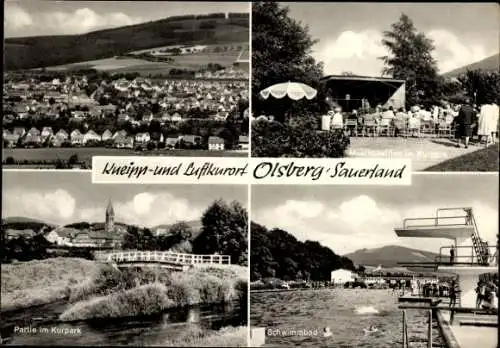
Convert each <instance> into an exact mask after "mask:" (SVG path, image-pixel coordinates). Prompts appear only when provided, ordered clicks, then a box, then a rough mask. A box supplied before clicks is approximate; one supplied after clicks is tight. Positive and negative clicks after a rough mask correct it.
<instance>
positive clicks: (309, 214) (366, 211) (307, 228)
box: [252, 195, 498, 254]
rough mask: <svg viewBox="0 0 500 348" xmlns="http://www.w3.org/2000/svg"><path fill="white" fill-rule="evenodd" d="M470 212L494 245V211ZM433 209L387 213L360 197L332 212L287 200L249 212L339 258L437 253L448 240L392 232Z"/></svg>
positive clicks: (475, 205)
mask: <svg viewBox="0 0 500 348" xmlns="http://www.w3.org/2000/svg"><path fill="white" fill-rule="evenodd" d="M472 206H473V208H474V215H475V216H476V220H477V223H478V229H479V233H480V235H481V237H482V238H484V239H486V240H488V241H489V242H490V243H494V242H495V241H496V233H497V232H496V231H498V216H497V213H496V210H495V209H494V208H492V207H490V206H488V205H486V204H484V203H482V202H473V205H472ZM439 207H441V205H440V206H439ZM443 207H444V206H443ZM436 208H437V207H436V206H435V205H431V204H429V205H427V204H422V205H417V206H411V207H408V208H399V207H392V206H388V205H384V204H380V203H379V202H377V201H376V200H375V199H373V198H372V197H369V196H366V195H360V196H357V197H353V198H351V199H348V200H346V201H344V202H341V203H340V204H338V205H335V206H328V205H326V203H322V202H318V201H315V200H309V201H300V200H288V201H286V202H284V203H283V204H281V205H279V206H277V207H276V208H274V209H272V208H269V207H266V208H265V209H262V210H260V209H258V208H257V207H253V208H252V210H253V212H252V216H253V218H252V219H253V220H254V221H256V222H258V223H261V224H263V225H265V226H266V227H268V228H274V227H278V228H283V229H285V230H286V231H288V232H290V233H292V234H293V235H294V236H295V237H296V238H298V239H299V240H302V241H304V240H307V239H309V240H315V241H318V242H320V243H322V244H324V245H326V246H328V247H330V248H331V249H332V250H333V251H334V252H336V253H339V254H345V253H349V252H352V251H355V250H357V249H362V248H377V247H381V246H384V245H404V246H407V247H410V248H415V249H422V250H428V251H432V252H439V248H440V247H441V246H446V245H449V244H450V241H449V240H442V239H418V238H399V237H397V236H396V234H395V232H394V228H396V227H399V226H401V225H402V223H403V219H405V218H411V217H433V216H434V214H435V210H436Z"/></svg>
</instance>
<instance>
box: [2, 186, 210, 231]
mask: <svg viewBox="0 0 500 348" xmlns="http://www.w3.org/2000/svg"><path fill="white" fill-rule="evenodd" d="M106 206H107V202H105V201H103V202H102V205H101V204H99V205H95V206H92V207H89V206H85V203H84V202H83V204H82V203H80V204H77V202H76V200H75V198H74V197H73V196H72V195H71V194H70V193H68V192H67V191H65V190H62V189H58V190H56V191H55V192H42V193H40V192H26V191H23V190H21V189H13V190H8V189H7V190H6V191H5V192H4V196H3V215H4V216H22V217H29V218H34V219H40V220H43V221H46V222H50V223H56V224H68V223H72V222H80V221H88V222H104V218H105V211H106ZM113 206H114V210H115V215H116V220H117V221H120V222H124V223H128V224H133V225H138V226H144V227H153V226H156V225H161V224H170V223H174V222H177V221H181V220H194V219H199V218H200V217H201V215H202V214H203V210H204V208H200V207H198V206H193V205H192V204H191V203H190V202H189V201H188V200H187V199H184V198H180V197H175V196H173V195H172V194H170V193H168V192H162V193H150V192H142V193H139V194H137V195H135V196H134V197H133V198H132V199H130V200H128V201H113Z"/></svg>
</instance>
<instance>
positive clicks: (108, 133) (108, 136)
mask: <svg viewBox="0 0 500 348" xmlns="http://www.w3.org/2000/svg"><path fill="white" fill-rule="evenodd" d="M112 138H113V133H111V131H110V130H109V129H106V130H105V131H104V133H102V137H101V139H102V141H106V140H110V139H112Z"/></svg>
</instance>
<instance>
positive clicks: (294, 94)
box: [260, 81, 318, 100]
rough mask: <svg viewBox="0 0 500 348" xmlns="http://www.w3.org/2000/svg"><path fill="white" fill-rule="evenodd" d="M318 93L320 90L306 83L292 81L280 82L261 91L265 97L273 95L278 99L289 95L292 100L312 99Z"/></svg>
mask: <svg viewBox="0 0 500 348" xmlns="http://www.w3.org/2000/svg"><path fill="white" fill-rule="evenodd" d="M317 94H318V91H316V90H315V89H314V88H312V87H309V86H308V85H306V84H304V83H300V82H290V81H289V82H284V83H278V84H276V85H272V86H269V87H267V88H266V89H263V90H262V91H260V95H261V97H262V98H264V99H267V98H269V96H270V95H272V96H273V97H274V98H276V99H281V98H284V97H285V96H288V98H290V99H292V100H299V99H302V98H306V99H308V100H311V99H313V98H315V97H316V95H317Z"/></svg>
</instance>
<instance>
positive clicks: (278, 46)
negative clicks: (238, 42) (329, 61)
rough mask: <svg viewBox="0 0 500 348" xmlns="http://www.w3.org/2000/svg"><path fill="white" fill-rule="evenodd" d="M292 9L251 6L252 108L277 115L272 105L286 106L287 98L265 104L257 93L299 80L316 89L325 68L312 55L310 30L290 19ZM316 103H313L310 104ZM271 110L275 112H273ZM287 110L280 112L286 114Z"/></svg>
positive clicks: (272, 4)
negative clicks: (274, 85)
mask: <svg viewBox="0 0 500 348" xmlns="http://www.w3.org/2000/svg"><path fill="white" fill-rule="evenodd" d="M288 13H289V9H288V8H287V7H282V6H281V5H279V4H278V3H276V2H267V1H266V2H264V1H261V2H255V3H253V5H252V94H253V96H252V98H253V100H252V102H253V104H252V109H253V112H254V113H261V112H262V111H263V110H266V111H268V112H266V114H267V115H277V113H276V112H274V110H272V109H273V106H275V105H276V104H285V106H284V108H285V109H287V108H288V107H289V104H290V103H289V102H290V101H289V100H287V99H286V98H284V99H280V100H278V101H277V100H273V101H272V103H265V102H262V101H261V100H259V97H258V93H259V92H260V91H261V90H262V89H264V88H266V87H269V86H271V85H273V84H276V83H280V82H286V81H297V82H303V83H306V84H308V85H310V86H312V87H315V88H317V87H318V85H319V80H320V78H321V77H322V76H323V66H322V64H321V63H317V62H316V61H315V60H314V58H313V57H312V56H311V49H312V47H313V45H314V44H315V43H316V41H314V40H312V39H311V37H310V35H309V32H308V28H307V27H305V26H302V25H301V24H300V23H299V22H297V21H296V20H294V19H292V18H290V17H289V16H288ZM310 103H314V102H310ZM282 108H283V107H282ZM270 110H272V111H270ZM283 111H284V110H280V112H283Z"/></svg>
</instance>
